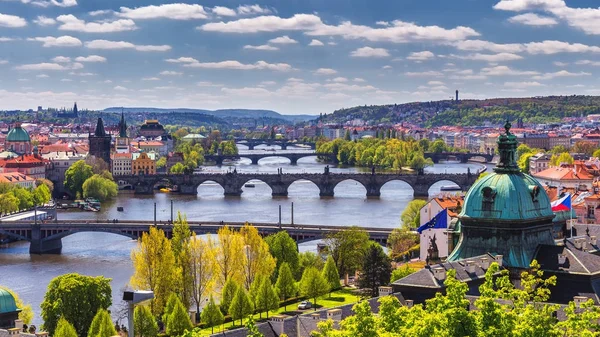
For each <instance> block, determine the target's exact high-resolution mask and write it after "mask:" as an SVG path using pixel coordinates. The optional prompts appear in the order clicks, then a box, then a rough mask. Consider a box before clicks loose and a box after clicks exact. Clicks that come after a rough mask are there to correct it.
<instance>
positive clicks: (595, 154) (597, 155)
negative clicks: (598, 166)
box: [592, 149, 600, 158]
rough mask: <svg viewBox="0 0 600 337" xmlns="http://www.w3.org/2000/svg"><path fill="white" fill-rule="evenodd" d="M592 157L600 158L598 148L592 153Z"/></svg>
mask: <svg viewBox="0 0 600 337" xmlns="http://www.w3.org/2000/svg"><path fill="white" fill-rule="evenodd" d="M592 157H595V158H600V149H598V150H596V151H594V154H592Z"/></svg>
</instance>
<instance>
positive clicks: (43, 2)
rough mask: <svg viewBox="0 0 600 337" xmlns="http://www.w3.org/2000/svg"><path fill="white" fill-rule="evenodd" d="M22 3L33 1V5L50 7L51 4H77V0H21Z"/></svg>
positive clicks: (65, 5)
mask: <svg viewBox="0 0 600 337" xmlns="http://www.w3.org/2000/svg"><path fill="white" fill-rule="evenodd" d="M21 2H22V3H31V4H32V5H35V6H38V7H44V8H46V7H49V6H57V7H63V8H64V7H72V6H77V0H62V1H60V0H33V1H31V0H21Z"/></svg>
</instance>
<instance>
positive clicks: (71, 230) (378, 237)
mask: <svg viewBox="0 0 600 337" xmlns="http://www.w3.org/2000/svg"><path fill="white" fill-rule="evenodd" d="M188 223H189V226H190V229H191V230H192V231H193V232H194V233H196V235H203V234H215V233H217V231H218V230H219V229H220V228H222V227H223V226H224V225H228V226H229V227H231V228H235V229H239V228H241V227H243V226H244V224H245V223H244V222H226V223H224V222H198V221H188ZM153 225H154V222H153V221H139V220H121V221H119V222H118V223H113V222H99V221H83V220H62V221H49V222H46V223H39V222H38V224H37V225H36V224H35V223H33V222H4V223H2V222H0V235H5V236H7V237H10V238H13V239H16V240H22V241H28V242H30V246H29V252H30V253H32V254H60V252H61V250H62V238H64V237H66V236H69V235H72V234H75V233H81V232H104V233H113V234H118V235H122V236H126V237H129V238H132V239H138V238H140V237H141V236H142V234H143V233H147V232H148V231H149V230H150V227H151V226H153ZM156 225H157V228H160V229H162V230H164V231H165V234H166V235H167V237H169V238H170V237H171V235H172V230H173V226H172V225H171V224H169V223H157V224H156ZM253 226H254V227H256V228H257V229H258V232H259V233H260V234H261V235H263V236H266V235H269V234H274V233H277V232H279V231H281V230H285V231H287V232H288V234H289V235H290V236H291V237H292V239H294V240H295V241H296V242H298V243H300V242H307V241H313V240H319V239H323V238H325V236H326V235H328V234H330V233H336V232H339V231H342V230H345V229H348V227H347V226H321V225H293V224H281V225H279V224H272V223H254V224H253ZM362 229H364V230H365V231H366V232H367V233H368V234H369V237H370V238H371V240H373V241H376V242H378V243H380V244H382V245H385V244H386V243H387V239H388V236H389V235H390V233H391V232H392V228H374V227H362Z"/></svg>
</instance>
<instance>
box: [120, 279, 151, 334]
mask: <svg viewBox="0 0 600 337" xmlns="http://www.w3.org/2000/svg"><path fill="white" fill-rule="evenodd" d="M153 298H154V292H153V291H151V290H136V291H126V292H124V293H123V301H125V302H127V325H128V327H127V336H128V337H134V336H135V334H134V333H133V309H134V308H135V305H136V304H139V303H142V302H145V301H149V300H151V299H153Z"/></svg>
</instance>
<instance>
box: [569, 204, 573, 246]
mask: <svg viewBox="0 0 600 337" xmlns="http://www.w3.org/2000/svg"><path fill="white" fill-rule="evenodd" d="M569 199H571V202H570V204H571V212H570V213H571V219H569V220H571V239H572V238H573V198H571V195H569Z"/></svg>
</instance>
